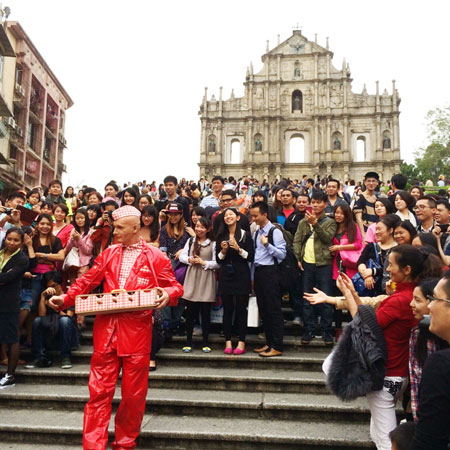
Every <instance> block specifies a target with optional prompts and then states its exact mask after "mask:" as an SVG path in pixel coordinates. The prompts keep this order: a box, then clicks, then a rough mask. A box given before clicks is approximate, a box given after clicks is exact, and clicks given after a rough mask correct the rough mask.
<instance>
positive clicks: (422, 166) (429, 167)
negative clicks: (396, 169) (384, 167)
mask: <svg viewBox="0 0 450 450" xmlns="http://www.w3.org/2000/svg"><path fill="white" fill-rule="evenodd" d="M425 118H426V120H427V131H428V139H429V140H430V141H431V142H430V144H429V145H428V146H427V147H425V148H420V149H419V150H418V151H417V152H416V154H415V164H414V165H412V164H406V163H405V164H403V165H402V173H404V175H405V176H407V177H408V179H409V180H412V178H409V177H410V176H412V177H413V178H415V177H417V178H419V179H421V180H423V181H425V180H427V179H431V180H433V181H434V182H435V183H436V182H437V180H438V178H439V175H440V174H445V175H446V176H447V177H448V176H450V105H447V106H444V107H437V108H434V109H432V110H430V111H428V113H427V115H426V117H425ZM414 166H415V168H414Z"/></svg>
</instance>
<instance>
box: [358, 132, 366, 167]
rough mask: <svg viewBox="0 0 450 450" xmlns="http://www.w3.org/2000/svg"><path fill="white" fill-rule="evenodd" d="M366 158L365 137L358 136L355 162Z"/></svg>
mask: <svg viewBox="0 0 450 450" xmlns="http://www.w3.org/2000/svg"><path fill="white" fill-rule="evenodd" d="M365 160H366V139H365V138H364V137H359V138H358V139H356V162H363V161H365Z"/></svg>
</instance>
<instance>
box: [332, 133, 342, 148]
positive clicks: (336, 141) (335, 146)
mask: <svg viewBox="0 0 450 450" xmlns="http://www.w3.org/2000/svg"><path fill="white" fill-rule="evenodd" d="M333 149H334V150H340V149H341V141H340V140H339V138H338V137H337V136H336V139H335V140H334V144H333Z"/></svg>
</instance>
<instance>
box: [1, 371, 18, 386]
mask: <svg viewBox="0 0 450 450" xmlns="http://www.w3.org/2000/svg"><path fill="white" fill-rule="evenodd" d="M15 385H16V380H15V378H14V375H8V374H7V373H6V374H5V375H4V377H3V378H2V379H1V380H0V389H6V388H10V387H14V386H15Z"/></svg>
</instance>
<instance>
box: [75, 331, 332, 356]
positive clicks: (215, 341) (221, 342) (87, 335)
mask: <svg viewBox="0 0 450 450" xmlns="http://www.w3.org/2000/svg"><path fill="white" fill-rule="evenodd" d="M232 340H233V344H234V345H236V344H237V341H238V339H237V337H233V339H232ZM193 341H194V343H201V342H202V338H201V337H200V336H193ZM185 342H186V336H173V337H172V340H171V341H170V342H166V343H165V344H164V347H165V348H182V347H184V345H183V344H185ZM208 342H209V343H210V344H211V347H212V348H217V349H220V348H221V349H223V348H224V347H225V339H224V337H223V336H220V335H219V334H218V333H211V334H210V335H209V337H208ZM82 343H83V345H92V329H89V328H87V329H84V330H83V332H82ZM246 344H247V345H248V346H249V348H253V347H259V346H261V345H262V344H264V339H263V338H260V337H258V335H257V334H249V335H247V337H246ZM283 345H284V348H285V349H286V350H288V349H290V348H293V349H298V350H300V351H301V352H305V353H307V352H310V351H312V352H319V351H322V352H324V353H329V352H330V347H329V346H327V345H325V344H324V342H323V340H322V339H321V338H318V337H316V338H314V339H313V340H312V341H311V343H310V344H309V345H302V343H301V333H300V335H299V336H293V335H285V336H284V339H283Z"/></svg>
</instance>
